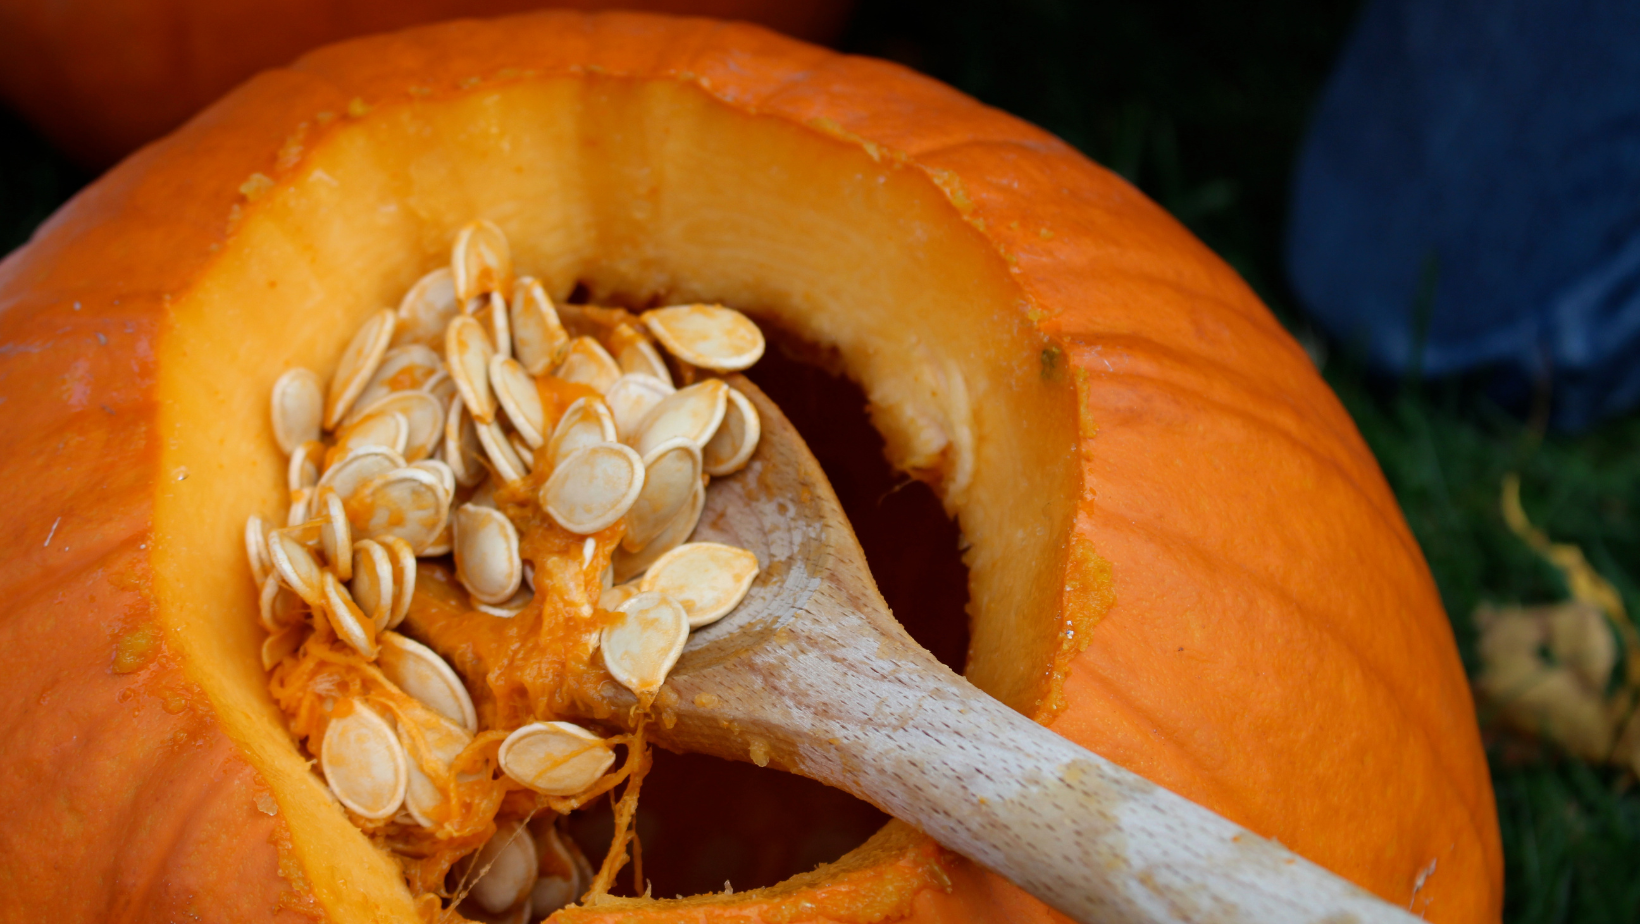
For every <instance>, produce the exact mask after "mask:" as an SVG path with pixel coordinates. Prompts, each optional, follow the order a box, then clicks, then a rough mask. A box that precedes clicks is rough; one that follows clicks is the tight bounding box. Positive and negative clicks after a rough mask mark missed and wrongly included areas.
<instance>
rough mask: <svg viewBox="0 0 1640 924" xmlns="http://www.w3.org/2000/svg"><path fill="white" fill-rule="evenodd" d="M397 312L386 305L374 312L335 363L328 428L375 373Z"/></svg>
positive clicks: (327, 407)
mask: <svg viewBox="0 0 1640 924" xmlns="http://www.w3.org/2000/svg"><path fill="white" fill-rule="evenodd" d="M397 318H398V316H397V315H396V314H394V313H393V311H392V310H391V309H388V308H383V309H382V310H381V311H378V312H376V313H375V314H373V315H371V316H370V318H369V319H368V320H366V321H365V322H364V324H363V326H361V327H360V328H359V330H358V332H357V333H355V334H354V335H353V339H352V340H350V341H348V344H347V349H345V350H343V351H342V358H341V361H340V362H338V363H337V364H336V374H335V375H333V376H331V378H330V397H329V400H328V401H327V402H326V404H325V421H324V423H325V429H327V430H331V429H335V427H336V425H337V424H339V423H341V422H342V418H343V417H344V416H345V415H346V414H347V412H348V409H349V408H351V407H352V406H353V402H354V401H355V400H356V399H357V398H358V397H359V395H360V393H362V392H363V391H364V389H365V386H366V385H368V384H369V383H370V379H371V378H372V377H374V376H375V374H376V368H377V367H378V366H380V365H381V362H382V356H383V355H384V354H385V353H386V352H387V344H388V342H389V341H391V340H392V339H393V325H394V324H395V323H396V322H397Z"/></svg>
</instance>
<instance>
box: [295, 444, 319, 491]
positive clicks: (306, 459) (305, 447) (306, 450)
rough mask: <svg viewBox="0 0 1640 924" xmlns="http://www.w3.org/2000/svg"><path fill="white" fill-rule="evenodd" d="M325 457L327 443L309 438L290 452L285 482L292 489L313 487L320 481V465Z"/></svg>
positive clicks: (298, 489)
mask: <svg viewBox="0 0 1640 924" xmlns="http://www.w3.org/2000/svg"><path fill="white" fill-rule="evenodd" d="M324 458H325V444H324V443H321V442H319V441H318V440H308V441H307V442H305V443H303V444H302V445H300V446H297V447H296V451H295V452H293V453H291V454H290V464H289V465H286V466H285V484H286V486H287V487H289V488H290V489H291V490H292V491H300V490H302V489H303V488H311V487H314V486H316V485H317V484H318V483H319V465H320V463H322V462H323V461H324Z"/></svg>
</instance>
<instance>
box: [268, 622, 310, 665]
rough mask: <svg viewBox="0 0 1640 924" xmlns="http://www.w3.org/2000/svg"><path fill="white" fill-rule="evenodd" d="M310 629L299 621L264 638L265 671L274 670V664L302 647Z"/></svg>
mask: <svg viewBox="0 0 1640 924" xmlns="http://www.w3.org/2000/svg"><path fill="white" fill-rule="evenodd" d="M309 631H310V630H309V629H308V627H307V626H306V625H305V624H303V623H297V624H296V625H293V626H286V627H285V628H283V629H280V630H279V631H278V632H275V633H273V634H272V635H270V636H268V637H267V638H265V639H263V640H262V669H263V670H265V671H271V670H273V668H274V665H276V664H278V663H279V662H280V661H283V660H285V658H286V657H287V656H288V655H290V654H291V652H294V651H295V650H296V649H298V648H300V647H302V643H303V642H305V641H307V637H308V633H309Z"/></svg>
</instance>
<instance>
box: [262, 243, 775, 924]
mask: <svg viewBox="0 0 1640 924" xmlns="http://www.w3.org/2000/svg"><path fill="white" fill-rule="evenodd" d="M574 307H575V306H566V308H565V310H566V311H567V310H570V309H571V308H574ZM600 333H601V336H593V335H583V336H571V334H570V333H569V331H567V330H566V328H565V325H564V324H563V323H562V321H561V319H560V314H559V311H558V309H557V308H555V306H554V304H553V301H552V300H551V299H550V298H549V297H548V295H547V293H546V291H545V289H544V288H543V286H542V284H541V283H540V282H539V281H538V280H536V279H532V278H529V277H522V278H517V279H516V280H515V279H514V278H513V273H512V263H511V256H510V249H509V246H508V243H507V239H506V237H505V236H504V235H503V234H502V232H501V230H500V229H499V228H497V227H496V226H495V225H494V224H491V223H490V222H487V221H477V222H473V223H472V224H469V225H467V226H466V227H464V228H463V229H462V230H461V231H460V233H459V234H458V235H457V237H456V240H455V244H454V247H453V250H452V257H451V262H450V265H449V266H448V267H441V268H439V269H435V270H433V271H432V272H430V273H428V274H427V275H425V276H424V277H422V278H421V279H420V280H419V281H418V282H416V283H415V285H413V286H412V287H411V288H410V290H409V291H408V293H407V294H406V295H405V296H404V299H403V301H402V302H401V303H400V305H399V307H398V308H397V310H393V309H383V310H381V311H379V312H377V313H376V314H374V315H372V316H371V317H370V318H369V319H368V320H367V321H366V322H365V323H364V325H363V326H362V327H360V328H359V330H358V332H357V333H356V334H354V336H353V338H352V340H351V341H350V342H349V343H348V345H347V348H346V349H345V351H344V352H343V354H342V357H341V360H340V362H339V364H338V366H337V368H336V372H335V374H334V375H333V376H332V377H331V380H330V382H329V383H328V387H327V386H326V384H325V383H324V382H323V381H322V380H321V379H320V377H319V376H318V375H317V374H315V373H313V372H312V371H309V370H307V369H291V370H289V371H288V372H286V373H285V374H284V375H282V376H281V377H280V378H279V380H278V381H277V382H276V383H275V385H274V387H273V396H272V420H273V433H274V437H275V439H276V440H277V442H278V444H279V446H280V448H281V449H282V450H283V451H284V453H285V454H286V455H287V457H288V459H289V464H288V468H287V480H288V487H289V491H290V508H289V511H288V514H287V516H286V518H285V523H284V525H283V526H278V527H276V528H275V527H273V526H272V525H271V524H268V523H265V522H263V520H262V519H261V518H260V517H256V516H252V517H251V518H250V519H249V521H248V522H247V523H246V526H245V542H246V546H247V552H248V555H249V558H250V564H251V570H252V572H253V574H254V577H255V579H256V581H257V584H258V586H259V588H260V591H261V598H260V620H261V623H262V627H263V628H264V629H265V630H266V631H267V633H268V637H267V639H266V641H265V642H264V644H263V647H262V660H263V666H264V667H265V668H267V669H269V670H272V669H274V667H275V666H276V665H278V664H279V663H280V662H281V661H283V660H285V659H287V658H292V657H295V656H296V655H297V653H298V652H299V650H300V648H301V646H302V645H303V643H304V641H305V640H306V639H307V638H308V637H309V636H310V634H311V633H312V630H313V628H314V626H316V625H317V624H318V621H320V620H323V621H324V622H325V623H326V624H327V625H328V627H329V629H330V630H331V631H333V632H334V635H335V637H336V638H337V639H339V640H340V641H341V642H344V643H345V644H346V645H347V646H349V647H350V648H351V649H353V651H355V652H356V653H357V654H358V655H359V656H360V657H361V658H362V659H364V660H365V661H367V662H369V663H371V664H373V666H374V667H375V668H376V669H378V670H379V671H380V673H381V675H382V676H384V677H385V678H386V680H387V682H389V683H390V684H392V685H393V686H394V687H396V688H397V690H398V691H400V692H402V693H403V694H404V695H406V696H408V697H410V698H411V699H413V700H414V701H415V702H416V703H417V704H419V705H420V706H422V707H425V709H424V710H421V711H419V712H416V713H415V714H416V715H421V716H423V718H421V719H419V720H417V721H415V722H414V724H415V725H416V726H417V728H416V729H414V730H409V729H406V728H404V727H403V725H404V723H405V721H406V720H405V718H404V716H403V715H402V714H396V715H393V716H384V715H382V714H381V713H380V712H378V711H377V710H376V709H373V708H372V707H371V706H370V705H369V704H368V703H366V702H364V701H363V700H362V699H359V700H357V701H354V702H350V703H348V704H346V707H345V708H343V707H340V705H339V704H334V703H331V702H330V701H329V700H327V701H326V705H325V712H326V713H327V714H332V713H333V716H332V717H330V718H329V719H328V721H327V722H326V724H325V728H324V731H323V734H322V738H321V740H320V741H319V742H318V753H317V757H318V766H319V768H320V770H321V772H322V773H323V775H324V780H325V783H326V785H327V786H328V787H329V789H330V792H331V793H332V794H333V795H334V796H335V798H336V799H337V801H338V802H340V803H341V804H342V805H343V806H345V807H346V808H347V809H348V811H349V812H350V813H351V814H352V815H353V816H354V817H355V820H356V822H358V823H360V824H361V827H363V826H366V825H369V824H372V823H387V822H389V821H392V822H397V823H400V824H407V825H421V826H423V827H424V828H428V829H432V828H435V827H436V824H435V821H434V817H435V816H436V809H437V807H438V806H439V805H440V803H441V801H442V800H443V799H444V798H445V794H444V793H443V792H441V791H440V789H439V787H438V786H437V785H436V784H435V783H434V782H433V779H434V776H438V777H441V778H444V779H449V778H450V774H449V773H448V772H443V773H436V772H435V774H434V776H430V775H429V771H435V768H433V767H430V766H426V765H423V764H422V763H421V761H418V759H416V758H415V757H413V756H412V755H416V754H420V755H423V758H422V759H423V760H439V761H443V762H444V767H443V768H442V769H443V770H445V771H448V767H449V765H450V762H451V761H453V760H454V759H455V757H456V755H458V754H460V753H461V752H462V751H463V749H464V748H465V747H466V746H467V745H468V743H469V742H471V741H472V740H473V738H474V736H475V735H477V734H480V733H481V732H496V731H501V732H506V733H507V734H506V737H505V740H504V741H503V742H502V744H501V746H500V749H499V752H498V761H499V765H500V769H501V770H502V771H503V772H504V773H505V775H506V776H507V777H509V778H510V779H511V780H512V781H513V782H514V783H516V784H518V785H519V786H521V787H524V788H527V789H529V790H533V791H534V792H537V793H541V794H544V795H548V796H560V797H572V796H575V795H577V794H579V793H583V792H586V791H587V790H589V789H590V788H591V787H593V786H594V785H595V784H596V783H597V782H598V781H599V780H600V778H601V777H603V775H604V774H605V773H607V772H608V771H609V768H610V765H611V764H612V763H613V761H614V759H615V756H614V752H613V749H612V748H611V747H610V746H609V743H608V742H607V741H606V740H605V739H604V738H603V737H602V736H600V735H599V734H598V733H597V732H596V731H594V730H591V729H588V728H585V727H582V726H580V725H577V724H575V723H572V722H567V721H537V722H531V723H529V724H526V725H523V726H522V727H519V728H515V729H500V730H496V729H480V728H479V722H478V717H477V713H476V711H475V709H474V706H473V701H472V698H471V697H470V695H469V693H468V689H467V687H466V685H465V684H464V683H463V681H462V678H461V677H460V676H458V675H457V673H456V671H455V670H453V669H452V668H451V666H450V665H449V664H448V663H447V662H446V661H445V660H444V659H443V658H441V657H440V656H439V655H438V654H437V653H435V652H434V651H433V650H432V649H430V648H429V647H427V646H426V645H424V644H422V643H421V642H418V641H416V640H415V639H413V638H410V637H408V636H406V635H404V634H401V633H399V632H397V631H394V630H395V629H397V628H399V626H400V624H401V622H403V620H404V619H405V616H406V615H407V613H408V612H409V611H410V607H411V603H412V600H413V597H414V595H415V589H416V575H417V560H418V559H423V558H434V557H438V556H444V555H452V556H453V559H454V571H455V575H456V577H457V578H458V580H459V582H460V584H461V585H462V587H464V588H465V590H466V593H467V594H468V597H469V600H470V603H471V607H472V610H473V615H472V617H471V618H475V619H483V618H497V617H499V618H512V617H515V616H516V615H517V614H519V613H521V612H523V611H524V610H525V609H526V608H527V607H529V606H530V604H531V602H532V599H533V597H534V595H535V594H537V593H547V594H550V593H553V591H554V588H553V587H552V586H550V582H548V581H545V580H544V579H543V580H542V581H541V582H540V585H546V586H538V581H537V576H536V575H535V574H534V571H533V569H532V567H531V566H530V564H529V563H526V562H524V561H523V560H522V559H521V557H520V552H519V549H520V535H519V526H518V524H515V523H514V521H513V520H512V519H511V518H510V517H509V516H508V514H507V513H505V512H503V510H502V509H500V507H499V506H498V505H497V503H496V501H495V493H496V491H497V490H498V489H499V488H500V487H502V486H505V485H508V484H516V483H518V482H520V481H521V480H523V479H525V478H526V477H527V476H530V475H531V473H533V472H536V470H537V469H538V468H541V467H545V469H546V470H545V471H544V472H541V473H540V474H541V475H542V476H543V477H540V478H536V479H534V480H535V481H537V482H539V483H540V487H539V490H538V491H537V492H536V494H535V497H534V503H537V504H539V506H540V509H541V510H542V511H544V512H545V513H546V514H547V516H549V517H550V518H551V519H552V521H553V522H555V523H556V524H557V525H558V526H560V527H562V528H563V529H564V530H567V531H568V532H570V533H573V534H576V535H579V536H587V537H588V538H587V539H586V543H585V553H584V555H583V559H584V560H585V563H586V564H588V565H589V566H590V565H591V560H592V557H593V551H594V540H593V538H592V537H591V534H594V533H599V532H600V531H602V530H605V529H607V528H609V527H610V526H612V525H614V524H616V523H617V522H622V523H624V527H625V529H624V534H623V535H622V538H621V540H620V547H619V549H618V551H617V552H616V553H615V556H616V560H615V562H613V563H612V564H611V565H610V566H609V567H608V568H606V569H604V571H603V573H602V574H601V575H600V579H601V581H602V584H603V587H604V592H603V595H602V598H601V599H600V601H599V609H601V610H603V611H606V612H607V613H609V614H610V616H609V619H608V621H607V622H606V623H605V624H604V627H603V629H602V632H601V634H600V635H599V637H598V638H597V640H596V652H595V653H594V654H593V656H592V657H593V658H594V659H596V658H599V657H601V658H602V664H603V667H604V668H605V669H607V671H608V672H609V674H610V675H611V676H612V677H614V679H615V680H617V681H619V682H620V683H621V684H623V685H624V686H626V687H627V688H629V689H630V690H632V691H633V692H634V693H635V694H636V695H637V696H638V698H639V700H640V702H641V703H643V704H645V705H646V706H647V704H648V703H649V702H651V701H652V700H653V698H654V696H655V694H656V693H657V692H658V691H659V690H660V687H661V685H662V684H663V683H664V682H665V680H666V676H667V673H668V671H670V670H671V668H672V667H673V665H674V664H675V663H676V661H677V659H678V656H679V654H680V653H681V652H682V650H683V647H684V644H685V643H686V641H687V640H688V636H689V632H690V630H691V629H694V628H699V627H701V626H705V625H708V624H710V623H712V622H714V621H716V620H718V619H720V618H722V617H723V616H724V615H726V614H727V613H729V612H730V611H731V610H733V609H734V608H735V606H736V605H738V604H739V602H740V601H741V599H742V598H743V597H744V596H745V594H746V592H747V590H748V589H749V588H750V586H751V583H752V580H753V579H754V578H755V577H756V575H757V571H758V564H757V559H756V556H754V555H753V554H752V553H751V552H748V551H746V550H744V549H738V548H733V547H730V546H726V545H720V544H716V543H708V542H688V541H687V539H688V538H689V536H690V535H691V534H692V533H693V532H694V529H695V526H696V523H697V522H698V520H699V518H700V514H701V510H702V507H703V505H704V499H705V490H706V486H707V483H708V482H709V480H710V477H712V476H723V475H728V474H731V473H733V472H735V471H737V470H738V469H740V468H741V467H742V466H744V465H745V464H746V462H747V460H748V459H749V458H750V456H751V454H752V452H753V450H754V449H755V448H756V446H757V442H758V438H759V432H760V431H759V420H758V415H757V412H756V410H755V409H754V407H753V405H752V403H751V402H750V401H749V400H747V399H746V397H745V396H744V395H742V394H741V393H740V392H738V391H736V390H735V389H734V388H733V387H732V386H730V385H729V384H727V383H726V382H724V381H723V380H721V379H719V378H714V377H711V373H714V372H718V373H721V372H730V371H736V370H740V369H744V368H746V367H748V366H750V365H751V364H752V363H754V362H756V361H757V359H758V358H759V357H760V356H761V355H762V353H763V349H764V339H763V335H762V333H761V331H759V330H758V328H757V326H756V324H754V323H753V322H752V321H751V320H750V319H748V318H747V317H745V316H744V315H742V314H740V313H739V312H736V311H734V310H732V309H729V308H725V307H722V306H718V305H700V304H696V305H679V306H672V307H663V308H657V309H653V310H649V311H646V312H643V313H642V314H641V315H639V316H638V317H637V318H636V323H619V324H616V325H614V326H613V327H612V328H610V329H607V330H602V331H600ZM657 343H658V344H659V345H660V346H661V347H663V348H664V349H665V350H666V352H667V353H669V354H671V356H672V357H673V358H674V360H675V362H676V368H677V369H678V370H679V371H680V377H682V378H687V379H688V380H690V381H692V384H688V385H687V386H686V387H681V388H679V387H676V386H675V385H674V379H673V372H672V369H671V368H669V366H668V364H667V362H666V361H665V360H664V359H663V357H662V354H661V352H660V350H658V349H657V348H656V344H657ZM549 377H556V378H557V379H560V380H563V381H567V382H574V383H580V384H581V385H584V386H588V394H586V395H585V396H584V397H581V398H579V399H577V400H575V401H574V402H573V403H571V404H569V405H568V406H567V407H566V408H565V409H564V410H563V412H562V414H561V415H559V417H558V419H557V420H550V419H548V413H549V411H548V405H547V403H545V402H543V400H542V395H541V390H540V387H541V385H542V384H545V380H546V379H547V378H549ZM616 570H619V571H621V572H623V579H624V580H625V582H624V583H622V584H619V585H616V584H615V583H614V572H615V571H616ZM586 577H587V578H588V579H589V580H590V577H591V575H590V573H589V574H587V575H586ZM477 682H482V680H478V681H477ZM412 737H415V738H417V742H416V746H415V747H410V746H409V745H408V744H407V741H408V739H410V738H412ZM314 744H315V742H313V741H312V740H311V739H310V740H309V742H308V747H309V748H312V747H313V746H314ZM535 829H539V830H535ZM526 835H527V836H526ZM544 857H545V858H547V859H546V860H543V859H542V858H544ZM553 857H558V858H559V859H560V860H563V858H565V857H568V858H570V860H573V861H574V862H570V860H563V862H553V861H552V858H553ZM468 862H469V864H470V866H471V867H472V870H471V871H470V872H476V873H477V876H476V879H475V880H474V881H473V882H472V884H471V886H470V889H471V899H472V900H474V901H476V902H478V904H479V905H480V906H481V907H482V908H483V909H484V910H485V911H487V912H490V913H492V914H498V915H504V916H505V917H506V918H507V919H509V920H520V921H527V920H532V919H535V918H539V917H541V916H543V915H545V914H547V913H550V912H551V911H553V910H555V909H556V908H558V907H561V906H562V905H564V904H566V903H568V902H571V901H574V900H575V899H576V898H578V897H579V896H580V894H581V892H582V891H583V890H584V889H585V888H586V885H587V882H588V881H589V878H590V874H589V872H588V870H587V865H586V862H585V860H584V859H581V858H580V857H579V854H578V852H576V851H575V850H574V848H573V845H568V846H566V844H565V843H563V842H561V841H560V840H558V839H557V837H556V834H555V833H554V832H553V830H552V828H551V827H550V826H547V827H544V828H542V827H541V826H539V825H537V826H532V829H531V830H529V831H526V830H525V829H524V827H523V826H522V822H521V821H520V820H516V819H514V820H504V821H502V822H499V823H498V827H497V833H496V835H495V836H494V837H493V838H492V839H491V840H490V842H489V843H488V844H487V845H485V846H484V847H483V848H482V849H481V850H479V851H478V853H477V854H476V855H475V856H474V857H472V858H469V861H468ZM547 869H552V870H558V871H559V873H558V874H556V875H543V874H542V873H541V870H547Z"/></svg>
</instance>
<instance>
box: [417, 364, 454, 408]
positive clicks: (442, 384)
mask: <svg viewBox="0 0 1640 924" xmlns="http://www.w3.org/2000/svg"><path fill="white" fill-rule="evenodd" d="M421 390H422V391H425V392H427V393H428V394H430V395H432V396H433V398H434V400H436V401H438V406H439V407H449V406H450V402H451V401H452V400H454V399H455V397H456V395H457V392H456V383H455V380H454V379H452V378H450V373H448V372H445V371H444V366H443V363H442V362H441V363H440V365H439V370H438V372H435V373H434V374H433V377H432V378H430V379H428V380H427V384H425V385H423V386H421Z"/></svg>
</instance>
